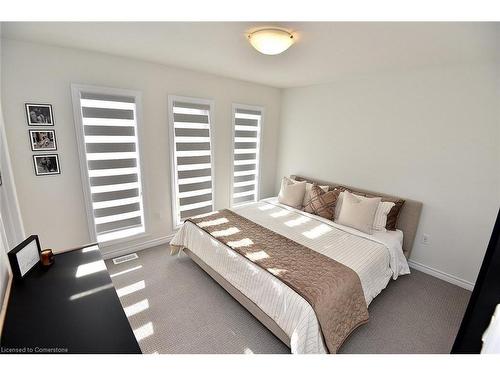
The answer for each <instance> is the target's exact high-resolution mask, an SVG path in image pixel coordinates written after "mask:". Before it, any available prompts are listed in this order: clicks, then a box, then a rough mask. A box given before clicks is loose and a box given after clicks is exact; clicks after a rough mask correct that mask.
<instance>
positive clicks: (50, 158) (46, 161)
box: [33, 154, 61, 176]
mask: <svg viewBox="0 0 500 375" xmlns="http://www.w3.org/2000/svg"><path fill="white" fill-rule="evenodd" d="M33 163H34V165H35V174H36V175H37V176H45V175H51V174H60V173H61V169H60V167H59V157H58V156H57V154H43V155H33Z"/></svg>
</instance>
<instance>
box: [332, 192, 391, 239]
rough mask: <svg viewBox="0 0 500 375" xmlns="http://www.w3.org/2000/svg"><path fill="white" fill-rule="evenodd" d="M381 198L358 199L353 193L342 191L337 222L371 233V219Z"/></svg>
mask: <svg viewBox="0 0 500 375" xmlns="http://www.w3.org/2000/svg"><path fill="white" fill-rule="evenodd" d="M381 200H382V198H364V199H360V198H358V197H356V196H355V195H354V194H351V193H349V192H348V191H344V198H343V201H342V208H341V209H340V213H339V217H338V219H337V222H338V223H339V224H342V225H346V226H348V227H352V228H355V229H357V230H360V231H361V232H365V233H368V234H372V227H373V219H374V218H375V212H376V211H377V208H378V205H379V203H380V201H381Z"/></svg>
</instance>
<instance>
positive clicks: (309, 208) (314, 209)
mask: <svg viewBox="0 0 500 375" xmlns="http://www.w3.org/2000/svg"><path fill="white" fill-rule="evenodd" d="M339 193H340V191H339V190H333V191H328V192H325V191H324V190H323V189H322V188H321V187H319V186H318V185H313V187H312V188H311V199H310V200H309V203H308V204H307V205H306V206H305V207H304V211H305V212H308V213H310V214H314V215H318V216H321V217H324V218H325V219H328V220H333V216H334V214H335V204H336V203H337V199H338V197H339Z"/></svg>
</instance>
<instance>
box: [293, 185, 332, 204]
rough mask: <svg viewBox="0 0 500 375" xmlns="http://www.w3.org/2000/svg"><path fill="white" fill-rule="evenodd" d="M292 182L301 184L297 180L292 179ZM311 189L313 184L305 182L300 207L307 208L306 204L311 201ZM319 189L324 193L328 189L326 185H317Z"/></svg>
mask: <svg viewBox="0 0 500 375" xmlns="http://www.w3.org/2000/svg"><path fill="white" fill-rule="evenodd" d="M292 181H293V182H294V183H297V182H301V181H297V180H294V179H292ZM312 187H313V184H310V183H309V182H306V193H305V194H304V200H303V201H302V206H304V207H305V206H307V204H308V203H309V201H310V200H311V189H312ZM319 187H320V188H321V190H323V191H324V192H325V193H326V192H327V191H328V188H329V186H328V185H319Z"/></svg>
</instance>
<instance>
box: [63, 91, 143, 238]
mask: <svg viewBox="0 0 500 375" xmlns="http://www.w3.org/2000/svg"><path fill="white" fill-rule="evenodd" d="M72 94H73V107H74V112H75V124H76V127H77V129H76V130H77V131H76V133H77V137H78V147H79V151H80V161H81V172H82V180H83V181H84V185H85V186H84V191H85V200H86V204H87V211H88V215H87V216H88V221H89V228H90V232H91V236H92V237H93V239H94V240H97V241H98V242H99V243H106V242H110V241H116V240H120V239H123V238H127V237H131V236H134V235H138V234H141V233H144V232H145V224H144V207H143V197H142V190H143V186H142V181H141V167H140V158H139V156H140V154H139V141H138V135H137V126H138V106H140V93H137V92H135V91H128V90H118V89H107V88H97V87H90V86H79V85H73V86H72Z"/></svg>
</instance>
